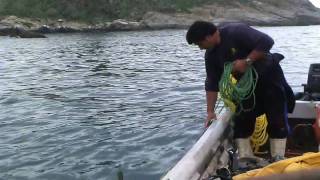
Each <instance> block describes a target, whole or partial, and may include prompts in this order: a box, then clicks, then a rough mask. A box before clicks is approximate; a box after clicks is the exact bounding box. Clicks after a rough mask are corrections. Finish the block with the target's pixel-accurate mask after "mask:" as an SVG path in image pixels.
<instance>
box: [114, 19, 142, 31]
mask: <svg viewBox="0 0 320 180" xmlns="http://www.w3.org/2000/svg"><path fill="white" fill-rule="evenodd" d="M108 28H109V29H110V30H122V31H123V30H139V29H142V26H141V24H140V23H138V22H134V21H126V20H123V19H117V20H114V21H112V22H111V24H110V25H109V26H108Z"/></svg>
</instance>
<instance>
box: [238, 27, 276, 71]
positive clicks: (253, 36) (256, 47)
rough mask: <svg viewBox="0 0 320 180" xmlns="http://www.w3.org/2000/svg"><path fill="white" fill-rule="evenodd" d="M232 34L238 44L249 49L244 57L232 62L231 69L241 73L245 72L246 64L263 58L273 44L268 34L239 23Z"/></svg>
mask: <svg viewBox="0 0 320 180" xmlns="http://www.w3.org/2000/svg"><path fill="white" fill-rule="evenodd" d="M233 36H234V38H235V41H236V44H237V45H238V46H242V47H243V48H246V49H249V50H250V51H251V52H250V54H249V55H248V56H247V57H246V58H245V59H238V60H236V61H235V63H234V67H233V70H234V71H237V72H241V73H243V72H245V70H246V68H247V66H248V65H250V64H252V63H253V62H255V61H260V60H262V59H264V57H265V55H266V53H268V52H269V50H270V49H271V48H272V46H273V44H274V41H273V39H272V38H271V37H270V36H268V35H267V34H265V33H263V32H260V31H258V30H256V29H253V28H252V27H250V26H248V25H245V24H240V25H239V27H238V28H237V30H236V31H234V33H233Z"/></svg>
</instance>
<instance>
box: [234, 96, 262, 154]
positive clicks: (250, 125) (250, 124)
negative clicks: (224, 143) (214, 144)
mask: <svg viewBox="0 0 320 180" xmlns="http://www.w3.org/2000/svg"><path fill="white" fill-rule="evenodd" d="M252 104H253V98H251V99H249V100H246V101H245V102H243V105H244V107H245V108H247V109H248V107H251V106H252ZM258 109H259V106H258V105H256V106H255V108H254V109H253V110H251V111H243V112H241V113H240V114H239V115H235V116H234V139H235V142H236V145H237V148H238V154H239V158H244V157H254V155H253V151H252V148H251V143H250V137H251V135H252V133H253V131H254V128H255V122H256V117H257V110H258Z"/></svg>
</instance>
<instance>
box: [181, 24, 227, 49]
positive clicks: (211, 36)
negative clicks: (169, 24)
mask: <svg viewBox="0 0 320 180" xmlns="http://www.w3.org/2000/svg"><path fill="white" fill-rule="evenodd" d="M186 39H187V41H188V43H189V44H196V45H198V46H199V48H200V49H209V48H214V47H216V46H217V45H218V44H219V43H220V41H221V40H220V34H219V31H218V30H217V27H216V26H215V25H214V24H213V23H210V22H206V21H196V22H194V23H193V24H192V25H191V26H190V27H189V30H188V32H187V35H186Z"/></svg>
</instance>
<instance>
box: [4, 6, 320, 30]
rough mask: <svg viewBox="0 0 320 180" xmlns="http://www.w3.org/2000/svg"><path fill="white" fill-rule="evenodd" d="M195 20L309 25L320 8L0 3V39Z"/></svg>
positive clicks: (174, 24)
mask: <svg viewBox="0 0 320 180" xmlns="http://www.w3.org/2000/svg"><path fill="white" fill-rule="evenodd" d="M58 19H59V21H57V20H58ZM199 19H200V20H208V21H212V22H215V23H219V22H233V21H241V22H246V23H248V24H250V25H264V26H283V25H312V24H320V9H318V8H315V7H314V6H313V5H312V4H311V3H310V2H309V1H308V0H281V1H280V0H251V1H250V0H228V1H226V0H15V1H12V0H0V35H1V31H2V32H3V29H10V28H13V27H15V28H22V29H25V30H32V31H39V32H45V33H46V32H70V31H71V32H73V31H92V30H95V31H96V30H97V31H113V30H139V29H160V28H185V27H187V26H189V25H190V24H191V23H192V22H193V21H195V20H199ZM1 29H2V30H1ZM4 34H5V33H4Z"/></svg>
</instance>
